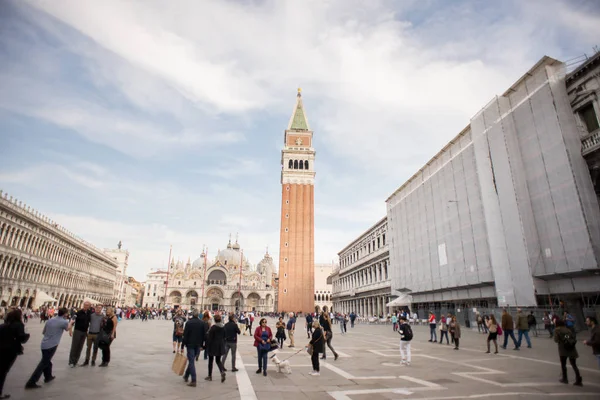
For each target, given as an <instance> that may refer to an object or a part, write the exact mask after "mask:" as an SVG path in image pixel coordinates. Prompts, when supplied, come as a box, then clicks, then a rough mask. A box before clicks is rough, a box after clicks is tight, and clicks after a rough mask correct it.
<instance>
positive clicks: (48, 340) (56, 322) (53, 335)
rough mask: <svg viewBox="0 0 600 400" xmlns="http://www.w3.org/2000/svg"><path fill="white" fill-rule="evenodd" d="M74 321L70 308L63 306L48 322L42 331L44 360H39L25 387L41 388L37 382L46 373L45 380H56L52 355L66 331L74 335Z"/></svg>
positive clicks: (47, 381) (46, 381)
mask: <svg viewBox="0 0 600 400" xmlns="http://www.w3.org/2000/svg"><path fill="white" fill-rule="evenodd" d="M73 324H74V322H73V321H70V322H69V310H68V309H66V308H64V307H63V308H61V309H59V310H58V315H57V316H56V317H53V318H52V319H50V320H48V322H46V325H44V330H43V331H42V333H43V334H44V337H43V339H42V344H41V349H42V360H41V361H40V362H39V364H38V365H37V367H36V368H35V371H33V374H31V377H30V378H29V380H28V381H27V383H26V384H25V389H39V388H41V386H40V385H38V384H37V382H38V381H39V380H40V378H41V377H42V374H44V382H45V383H49V382H51V381H53V380H54V376H53V375H52V357H54V353H56V349H57V348H58V345H59V343H60V339H61V338H62V334H63V332H64V331H69V335H71V336H73Z"/></svg>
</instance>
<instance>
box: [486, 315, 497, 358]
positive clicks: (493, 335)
mask: <svg viewBox="0 0 600 400" xmlns="http://www.w3.org/2000/svg"><path fill="white" fill-rule="evenodd" d="M486 325H487V328H488V332H489V334H488V337H487V351H486V353H489V352H490V341H492V342H494V347H495V348H496V351H494V354H498V342H497V339H498V322H497V321H496V317H494V316H493V315H490V317H489V319H488V320H487V321H486Z"/></svg>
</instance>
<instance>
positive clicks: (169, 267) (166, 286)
mask: <svg viewBox="0 0 600 400" xmlns="http://www.w3.org/2000/svg"><path fill="white" fill-rule="evenodd" d="M172 251H173V245H170V246H169V261H168V262H167V281H166V282H165V302H164V305H163V306H166V305H167V288H168V287H169V271H170V270H171V253H172Z"/></svg>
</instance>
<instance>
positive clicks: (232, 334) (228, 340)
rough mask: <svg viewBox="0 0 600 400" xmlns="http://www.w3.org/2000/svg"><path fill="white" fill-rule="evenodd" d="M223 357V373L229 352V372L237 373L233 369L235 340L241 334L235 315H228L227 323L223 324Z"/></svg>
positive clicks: (235, 350)
mask: <svg viewBox="0 0 600 400" xmlns="http://www.w3.org/2000/svg"><path fill="white" fill-rule="evenodd" d="M224 329H225V355H224V356H223V361H222V362H223V371H225V372H227V368H225V361H227V355H228V354H229V351H230V350H231V372H237V371H238V369H237V368H236V367H235V355H236V352H237V339H238V335H239V334H241V333H242V331H240V328H239V326H238V325H237V324H236V323H235V314H234V313H229V322H227V323H226V324H225V327H224Z"/></svg>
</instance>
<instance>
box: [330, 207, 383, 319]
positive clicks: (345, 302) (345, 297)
mask: <svg viewBox="0 0 600 400" xmlns="http://www.w3.org/2000/svg"><path fill="white" fill-rule="evenodd" d="M388 240H389V236H388V221H387V217H384V218H382V219H381V220H379V221H378V222H377V223H376V224H375V225H373V226H372V227H370V228H369V229H367V230H366V231H365V232H363V233H362V234H361V235H360V236H359V237H357V238H356V239H354V240H353V241H352V242H350V243H349V244H348V245H347V246H346V247H344V248H343V249H342V250H341V251H340V252H339V253H338V256H339V265H338V266H336V269H335V270H334V271H333V272H332V274H331V275H330V277H329V281H330V283H331V284H332V289H333V296H332V301H333V309H334V311H336V312H341V313H345V314H349V313H351V312H354V313H356V314H358V315H360V316H364V317H372V316H380V315H387V314H388V312H389V311H390V310H389V307H387V304H388V303H389V302H390V300H391V299H392V290H391V287H392V281H391V275H390V252H389V248H390V247H389V243H388Z"/></svg>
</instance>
